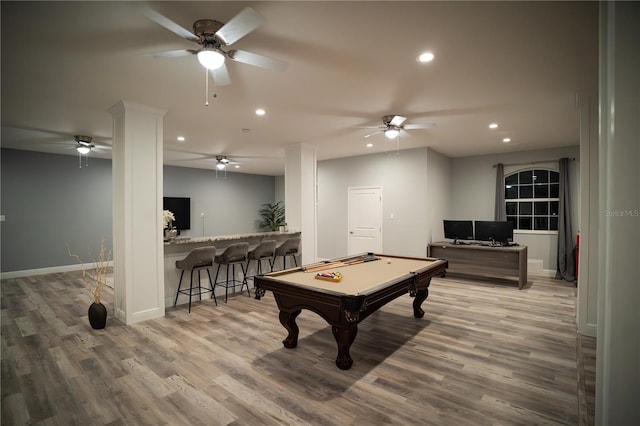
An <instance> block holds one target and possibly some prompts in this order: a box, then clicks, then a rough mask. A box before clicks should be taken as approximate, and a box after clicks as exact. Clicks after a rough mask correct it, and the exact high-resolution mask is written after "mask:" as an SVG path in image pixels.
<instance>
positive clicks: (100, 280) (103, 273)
mask: <svg viewBox="0 0 640 426" xmlns="http://www.w3.org/2000/svg"><path fill="white" fill-rule="evenodd" d="M67 252H68V253H69V256H71V257H73V258H75V259H76V260H77V261H78V263H79V264H80V265H81V266H82V279H83V281H84V283H85V284H86V285H87V286H88V287H90V286H91V283H93V284H94V287H93V301H94V302H95V303H100V293H101V292H102V287H104V285H105V284H106V282H107V275H108V274H109V273H110V267H109V262H110V261H111V250H107V249H106V248H105V246H104V238H103V239H102V240H101V241H100V253H99V255H98V258H97V259H94V258H93V256H91V252H89V256H90V257H92V263H93V273H91V272H90V271H87V269H86V267H85V265H84V262H83V261H82V259H81V258H80V256H78V255H77V254H74V253H72V252H71V248H70V247H69V243H67Z"/></svg>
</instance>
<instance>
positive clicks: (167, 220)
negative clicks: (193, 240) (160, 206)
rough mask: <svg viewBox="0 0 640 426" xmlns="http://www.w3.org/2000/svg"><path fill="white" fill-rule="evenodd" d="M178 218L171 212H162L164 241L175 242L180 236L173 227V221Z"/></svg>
mask: <svg viewBox="0 0 640 426" xmlns="http://www.w3.org/2000/svg"><path fill="white" fill-rule="evenodd" d="M174 220H176V217H175V216H174V215H173V212H172V211H171V210H163V211H162V223H163V224H164V239H165V240H167V241H173V240H175V239H176V237H177V236H178V231H177V230H176V229H175V228H174V226H173V221H174Z"/></svg>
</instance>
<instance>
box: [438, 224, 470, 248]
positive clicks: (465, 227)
mask: <svg viewBox="0 0 640 426" xmlns="http://www.w3.org/2000/svg"><path fill="white" fill-rule="evenodd" d="M443 224H444V237H445V238H447V239H449V240H453V243H454V244H460V242H458V240H473V222H472V221H470V220H446V219H445V220H443Z"/></svg>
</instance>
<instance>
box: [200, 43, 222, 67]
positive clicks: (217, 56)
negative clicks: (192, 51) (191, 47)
mask: <svg viewBox="0 0 640 426" xmlns="http://www.w3.org/2000/svg"><path fill="white" fill-rule="evenodd" d="M198 61H199V62H200V64H202V66H203V67H205V68H207V69H210V70H217V69H218V68H220V67H221V66H223V65H224V54H223V53H222V52H220V51H219V50H218V49H216V48H215V47H203V48H202V49H200V50H199V51H198Z"/></svg>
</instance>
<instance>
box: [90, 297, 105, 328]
mask: <svg viewBox="0 0 640 426" xmlns="http://www.w3.org/2000/svg"><path fill="white" fill-rule="evenodd" d="M89 324H91V327H93V328H95V329H96V330H100V329H103V328H104V326H105V325H107V308H105V306H104V305H103V304H102V303H95V302H94V303H92V304H91V306H89Z"/></svg>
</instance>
